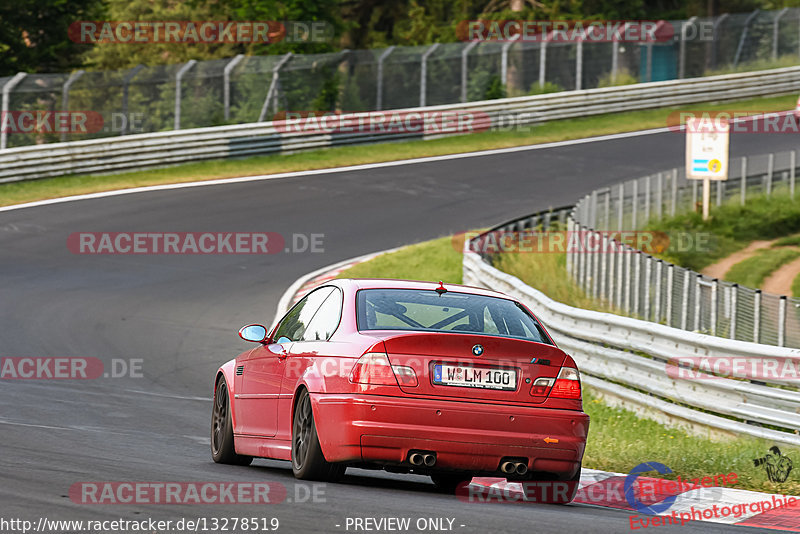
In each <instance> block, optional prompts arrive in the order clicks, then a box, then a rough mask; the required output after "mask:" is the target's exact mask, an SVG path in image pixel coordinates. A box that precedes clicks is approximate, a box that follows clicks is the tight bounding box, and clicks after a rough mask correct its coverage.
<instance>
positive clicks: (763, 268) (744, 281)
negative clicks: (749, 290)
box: [725, 248, 800, 288]
mask: <svg viewBox="0 0 800 534" xmlns="http://www.w3.org/2000/svg"><path fill="white" fill-rule="evenodd" d="M798 257H800V250H796V249H791V248H774V249H769V250H764V251H761V252H759V253H757V254H756V255H755V256H753V257H750V258H747V259H746V260H742V261H740V262H739V263H737V264H736V265H734V266H733V267H731V268H730V270H729V271H728V272H727V274H726V275H725V279H726V280H728V281H730V282H734V283H736V284H739V285H742V286H745V287H755V288H759V287H761V284H762V283H764V280H765V279H766V278H767V276H769V275H770V274H772V272H773V271H775V270H776V269H777V268H778V267H780V266H781V265H783V264H784V263H789V262H790V261H792V260H794V259H796V258H798Z"/></svg>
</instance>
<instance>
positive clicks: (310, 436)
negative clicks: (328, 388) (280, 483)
mask: <svg viewBox="0 0 800 534" xmlns="http://www.w3.org/2000/svg"><path fill="white" fill-rule="evenodd" d="M344 471H345V466H344V465H341V464H335V463H330V462H328V461H327V460H325V456H323V454H322V448H321V447H320V445H319V437H318V436H317V425H316V424H315V423H314V412H313V410H312V408H311V395H309V394H308V390H305V389H303V390H302V391H301V392H300V393H299V394H298V397H297V405H296V406H295V410H294V418H293V421H292V472H293V473H294V476H295V478H298V479H300V480H320V481H323V482H336V481H337V480H339V479H340V478H342V475H344Z"/></svg>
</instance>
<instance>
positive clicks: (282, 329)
mask: <svg viewBox="0 0 800 534" xmlns="http://www.w3.org/2000/svg"><path fill="white" fill-rule="evenodd" d="M333 290H334V288H333V287H331V286H327V287H321V288H319V289H315V290H314V291H312V292H311V293H309V294H308V295H306V296H305V297H303V299H302V300H300V302H298V303H297V304H295V305H294V307H293V308H292V309H291V310H289V313H287V314H286V315H285V316H284V317H283V319H282V320H281V324H280V326H278V329H277V330H276V331H275V335H274V336H273V338H274V339H275V340H276V341H277V340H278V339H280V338H282V337H285V338H288V339H289V340H290V341H299V340H300V339H301V338H302V337H303V333H304V332H305V331H306V328H307V327H308V324H309V323H310V322H311V319H312V318H313V317H314V315H315V314H316V313H317V311H318V310H319V308H320V306H322V303H323V302H325V299H326V298H328V296H329V295H330V294H331V292H332V291H333Z"/></svg>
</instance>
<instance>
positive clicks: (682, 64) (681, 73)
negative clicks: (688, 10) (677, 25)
mask: <svg viewBox="0 0 800 534" xmlns="http://www.w3.org/2000/svg"><path fill="white" fill-rule="evenodd" d="M695 20H697V17H691V18H690V19H689V20H687V21H686V22H684V23H683V24H681V42H680V58H679V63H678V78H679V79H683V78H684V77H685V76H686V28H688V27H689V26H691V25H692V24H694V21H695Z"/></svg>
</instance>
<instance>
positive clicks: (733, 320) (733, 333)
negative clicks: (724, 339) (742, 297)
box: [730, 284, 739, 339]
mask: <svg viewBox="0 0 800 534" xmlns="http://www.w3.org/2000/svg"><path fill="white" fill-rule="evenodd" d="M730 291H731V328H730V331H731V335H730V337H731V339H736V301H737V296H738V294H739V284H733V285H732V286H731V289H730Z"/></svg>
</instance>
